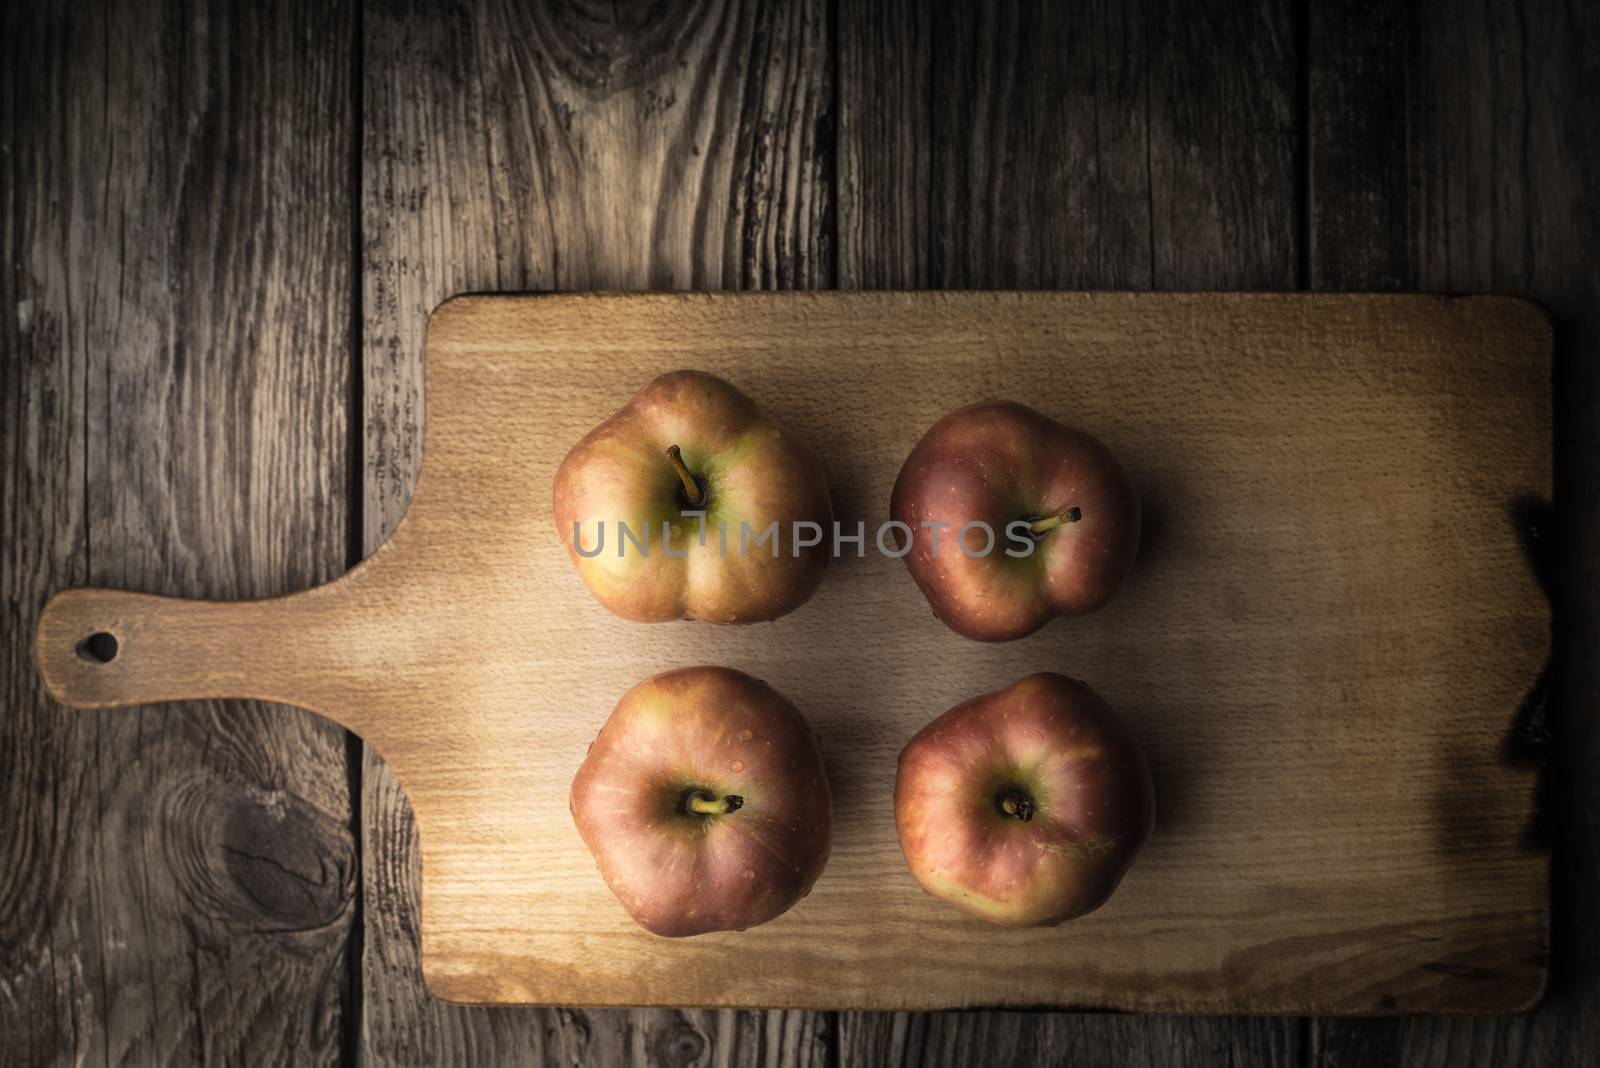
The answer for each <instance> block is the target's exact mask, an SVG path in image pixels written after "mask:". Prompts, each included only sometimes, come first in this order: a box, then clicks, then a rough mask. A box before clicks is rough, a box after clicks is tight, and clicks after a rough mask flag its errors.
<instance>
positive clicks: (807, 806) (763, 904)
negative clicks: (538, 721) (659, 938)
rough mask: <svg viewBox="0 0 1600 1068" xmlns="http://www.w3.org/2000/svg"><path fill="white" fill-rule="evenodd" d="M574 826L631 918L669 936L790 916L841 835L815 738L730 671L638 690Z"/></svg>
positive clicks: (591, 776)
mask: <svg viewBox="0 0 1600 1068" xmlns="http://www.w3.org/2000/svg"><path fill="white" fill-rule="evenodd" d="M572 818H573V821H574V822H575V823H576V824H577V826H578V834H579V835H580V836H581V837H582V838H583V841H584V843H585V844H586V845H587V846H588V847H589V851H590V852H591V853H593V854H594V859H595V864H596V865H597V866H598V867H599V869H600V874H601V876H602V877H603V878H604V879H605V881H606V885H607V886H609V887H610V888H611V892H612V893H614V894H615V895H616V896H617V900H618V901H620V902H621V903H622V907H623V908H624V909H626V910H627V912H628V915H629V916H632V917H633V919H634V920H635V922H637V923H638V924H639V925H640V926H641V927H643V928H645V930H647V931H651V932H653V933H655V934H658V935H665V936H668V937H681V936H685V935H697V934H704V933H706V932H708V931H742V930H744V929H745V928H747V927H754V926H755V925H756V924H759V923H766V922H767V921H768V920H770V919H773V918H775V917H777V916H779V915H781V914H783V913H784V912H786V911H788V909H789V908H790V907H791V906H793V905H794V903H795V902H797V901H799V900H800V899H801V898H802V897H804V896H805V895H806V894H808V893H810V892H811V887H812V885H813V884H814V883H816V881H817V876H819V875H821V874H822V868H823V865H825V864H826V863H827V861H828V850H829V848H830V844H831V842H832V836H833V801H832V798H831V795H830V794H829V791H828V776H827V773H826V772H825V771H824V770H823V767H822V753H821V751H820V750H819V749H818V747H817V738H816V735H815V734H813V733H812V731H811V728H810V727H809V726H808V725H807V724H806V721H805V719H804V718H803V717H802V716H801V715H800V712H799V711H798V710H797V709H796V708H795V707H794V705H792V704H790V703H789V701H788V700H787V699H786V698H785V697H784V696H783V695H782V694H780V693H778V691H776V690H774V689H773V688H772V687H771V686H768V685H767V684H766V683H764V682H762V681H760V680H759V679H754V678H751V677H750V676H749V675H746V674H744V673H743V672H739V671H734V670H732V669H731V668H722V667H693V668H683V669H680V670H678V671H668V672H666V673H664V674H661V675H655V676H652V677H651V678H648V679H645V680H644V681H643V682H641V683H639V684H638V685H637V686H635V687H634V688H633V689H631V690H629V691H628V693H627V694H626V695H625V696H624V697H623V698H622V701H621V702H620V703H619V704H618V705H617V707H616V710H615V711H614V712H612V713H611V718H610V719H608V720H606V723H605V726H603V727H601V728H600V734H599V736H598V737H597V738H595V740H594V742H593V743H592V744H591V745H590V746H589V753H588V756H586V757H585V758H584V761H583V765H582V766H581V767H580V768H579V769H578V774H577V777H576V778H574V779H573V781H572Z"/></svg>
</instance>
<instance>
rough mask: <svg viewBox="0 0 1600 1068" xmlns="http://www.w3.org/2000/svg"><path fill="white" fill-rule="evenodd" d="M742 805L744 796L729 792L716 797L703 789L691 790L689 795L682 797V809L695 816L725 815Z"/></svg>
mask: <svg viewBox="0 0 1600 1068" xmlns="http://www.w3.org/2000/svg"><path fill="white" fill-rule="evenodd" d="M743 806H744V798H742V797H740V796H739V795H738V794H729V795H728V796H727V797H724V798H721V799H718V798H714V797H712V796H711V795H710V794H708V793H706V792H705V791H704V790H691V791H689V796H687V797H685V798H684V799H683V810H684V811H685V812H689V813H693V814H694V815H696V816H725V815H727V814H728V813H730V812H737V811H739V809H740V808H742V807H743Z"/></svg>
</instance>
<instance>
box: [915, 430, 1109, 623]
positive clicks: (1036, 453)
mask: <svg viewBox="0 0 1600 1068" xmlns="http://www.w3.org/2000/svg"><path fill="white" fill-rule="evenodd" d="M889 511H890V515H891V517H892V518H893V519H895V520H897V521H899V522H901V523H904V524H905V525H906V526H907V527H909V528H910V530H911V545H910V547H909V551H907V552H906V554H905V561H906V566H907V567H908V568H909V569H910V570H911V577H912V578H913V579H915V580H916V583H917V585H918V587H920V588H921V590H922V593H923V595H924V596H925V597H927V599H928V603H929V605H931V606H932V608H933V612H934V614H935V615H936V616H938V617H939V618H940V619H942V620H944V622H945V623H946V624H947V625H948V626H949V627H950V628H951V629H952V630H954V631H955V632H956V633H958V634H962V635H965V636H966V637H968V638H975V639H977V640H979V641H987V642H1000V641H1010V640H1011V639H1013V638H1021V637H1024V636H1026V635H1029V634H1032V633H1033V632H1034V631H1036V630H1038V629H1039V628H1040V627H1042V626H1044V625H1045V624H1046V623H1048V622H1049V621H1050V620H1051V619H1052V618H1054V617H1055V616H1058V615H1067V616H1075V615H1082V614H1083V613H1085V612H1092V611H1094V610H1095V609H1096V608H1099V607H1100V606H1101V605H1103V604H1105V603H1106V601H1108V600H1109V599H1110V598H1111V595H1112V594H1113V593H1115V592H1116V590H1117V587H1118V586H1119V585H1120V584H1121V582H1122V580H1123V579H1124V578H1125V577H1126V576H1127V574H1128V569H1129V568H1130V567H1132V566H1133V558H1134V556H1135V555H1137V553H1138V551H1139V497H1138V495H1137V494H1136V493H1135V492H1134V489H1133V484H1132V483H1131V482H1129V481H1128V476H1127V475H1126V474H1125V473H1124V472H1123V470H1122V466H1121V465H1120V464H1118V463H1117V458H1116V457H1115V456H1113V455H1112V454H1111V450H1110V449H1107V448H1106V447H1105V446H1104V445H1102V444H1101V443H1100V442H1099V441H1098V440H1096V439H1095V438H1094V437H1093V436H1091V435H1089V434H1086V433H1084V432H1083V431H1081V430H1073V429H1071V428H1070V427H1065V426H1062V425H1061V424H1060V423H1057V422H1055V421H1054V420H1052V419H1049V418H1047V417H1045V416H1043V415H1041V414H1040V413H1038V412H1036V411H1034V410H1033V409H1032V408H1028V407H1026V406H1024V405H1021V404H1016V403H1014V402H1010V401H991V402H989V403H985V404H974V405H971V406H969V407H966V408H960V409H958V410H956V411H953V412H951V413H950V414H948V415H946V416H945V417H944V418H943V419H940V420H939V421H938V422H937V423H935V424H934V425H933V428H932V429H930V430H929V431H928V432H927V433H926V434H924V435H923V437H922V440H921V441H919V442H917V445H916V448H914V449H912V450H911V455H910V456H908V457H907V458H906V462H905V464H904V466H902V467H901V469H900V475H899V477H898V478H897V479H896V480H895V484H894V493H893V496H892V498H891V500H890V505H889ZM978 524H982V526H979V525H978ZM985 528H987V531H988V533H987V534H986V533H985ZM901 547H902V548H904V547H905V546H904V544H903V543H902V546H901ZM985 550H987V551H985Z"/></svg>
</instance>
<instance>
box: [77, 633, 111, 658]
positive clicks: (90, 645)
mask: <svg viewBox="0 0 1600 1068" xmlns="http://www.w3.org/2000/svg"><path fill="white" fill-rule="evenodd" d="M78 658H79V659H80V660H83V661H85V662H86V663H90V664H109V663H111V661H113V660H115V659H116V658H117V638H116V635H114V634H108V633H106V632H105V631H103V630H97V631H95V632H94V633H93V634H91V635H89V636H88V637H87V638H85V639H83V641H81V642H79V643H78Z"/></svg>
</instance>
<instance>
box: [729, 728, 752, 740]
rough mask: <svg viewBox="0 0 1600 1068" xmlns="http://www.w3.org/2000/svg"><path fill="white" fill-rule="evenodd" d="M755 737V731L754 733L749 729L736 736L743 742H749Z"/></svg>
mask: <svg viewBox="0 0 1600 1068" xmlns="http://www.w3.org/2000/svg"><path fill="white" fill-rule="evenodd" d="M755 736H756V734H755V731H752V730H751V729H750V728H749V727H746V728H744V729H743V730H741V731H740V732H739V733H738V734H736V735H734V737H735V738H737V739H739V740H740V741H741V742H748V741H749V740H750V739H752V738H754V737H755Z"/></svg>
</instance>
